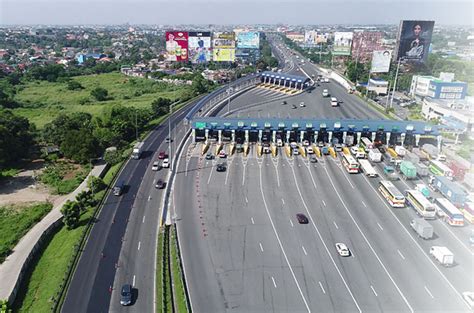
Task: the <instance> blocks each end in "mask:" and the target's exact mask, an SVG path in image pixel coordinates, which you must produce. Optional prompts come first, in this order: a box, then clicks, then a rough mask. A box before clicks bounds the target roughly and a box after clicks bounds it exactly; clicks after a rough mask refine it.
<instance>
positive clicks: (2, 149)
mask: <svg viewBox="0 0 474 313" xmlns="http://www.w3.org/2000/svg"><path fill="white" fill-rule="evenodd" d="M33 132H34V128H33V127H32V125H30V123H29V122H28V119H27V118H25V117H20V116H16V115H14V114H13V112H12V111H10V110H2V109H0V165H6V164H10V163H13V162H15V161H18V160H20V159H22V158H24V157H26V156H27V155H28V153H29V149H30V147H31V146H32V144H33Z"/></svg>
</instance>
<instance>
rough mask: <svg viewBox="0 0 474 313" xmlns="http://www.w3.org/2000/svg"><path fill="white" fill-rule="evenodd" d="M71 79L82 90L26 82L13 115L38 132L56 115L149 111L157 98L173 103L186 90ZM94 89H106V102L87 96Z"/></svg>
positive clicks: (120, 79) (133, 81)
mask: <svg viewBox="0 0 474 313" xmlns="http://www.w3.org/2000/svg"><path fill="white" fill-rule="evenodd" d="M71 79H72V80H75V81H77V82H79V83H80V84H81V85H82V86H83V87H84V89H81V90H68V88H67V83H66V82H61V83H59V82H56V83H51V82H46V81H41V82H40V81H37V82H31V83H28V84H27V85H25V86H24V87H23V88H22V89H21V90H20V91H19V92H18V94H17V95H16V96H15V100H16V101H18V102H19V103H22V104H23V105H24V107H22V108H17V109H15V110H14V111H15V113H16V114H18V115H21V116H24V117H27V118H28V119H29V120H30V122H32V123H34V124H35V125H36V126H37V127H38V128H40V129H41V128H43V127H44V125H45V124H46V123H48V122H51V121H52V120H53V119H54V118H55V117H56V116H58V115H59V114H60V113H72V112H88V113H90V114H92V115H94V116H98V115H100V114H101V113H102V110H103V108H104V107H105V106H113V105H117V104H120V105H123V106H134V107H139V108H149V107H150V104H151V102H152V101H153V100H155V99H157V98H158V97H163V98H169V99H172V100H175V99H177V98H179V97H181V95H182V93H183V92H185V91H186V90H187V88H188V87H182V86H178V87H176V86H170V85H167V84H164V83H158V82H154V81H152V80H149V79H143V78H133V77H128V76H125V75H122V74H120V73H106V74H100V75H87V76H78V77H73V78H71ZM97 87H102V88H105V89H107V91H108V95H109V100H106V101H101V102H99V101H97V100H95V98H93V97H92V96H91V95H90V92H91V90H93V89H94V88H97Z"/></svg>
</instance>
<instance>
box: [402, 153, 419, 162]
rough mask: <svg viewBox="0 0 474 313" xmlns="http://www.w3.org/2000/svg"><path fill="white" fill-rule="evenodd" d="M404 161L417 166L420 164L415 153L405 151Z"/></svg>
mask: <svg viewBox="0 0 474 313" xmlns="http://www.w3.org/2000/svg"><path fill="white" fill-rule="evenodd" d="M404 159H405V160H406V161H410V162H411V163H413V164H417V163H419V162H420V158H419V157H418V156H417V155H416V154H415V153H413V152H409V151H407V153H406V154H405V157H404Z"/></svg>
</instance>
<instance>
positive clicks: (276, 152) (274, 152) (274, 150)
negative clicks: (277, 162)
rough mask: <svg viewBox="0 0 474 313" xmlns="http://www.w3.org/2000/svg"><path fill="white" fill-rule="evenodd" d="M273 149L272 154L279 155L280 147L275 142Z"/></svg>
mask: <svg viewBox="0 0 474 313" xmlns="http://www.w3.org/2000/svg"><path fill="white" fill-rule="evenodd" d="M271 150H272V156H274V157H276V156H277V155H278V147H277V146H276V145H275V144H273V145H272V146H271Z"/></svg>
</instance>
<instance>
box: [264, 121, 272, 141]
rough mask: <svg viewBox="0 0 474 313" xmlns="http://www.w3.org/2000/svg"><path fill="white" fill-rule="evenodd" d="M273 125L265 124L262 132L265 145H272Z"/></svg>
mask: <svg viewBox="0 0 474 313" xmlns="http://www.w3.org/2000/svg"><path fill="white" fill-rule="evenodd" d="M271 127H272V124H270V123H265V125H264V128H263V130H262V142H263V143H270V141H272V130H271Z"/></svg>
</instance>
